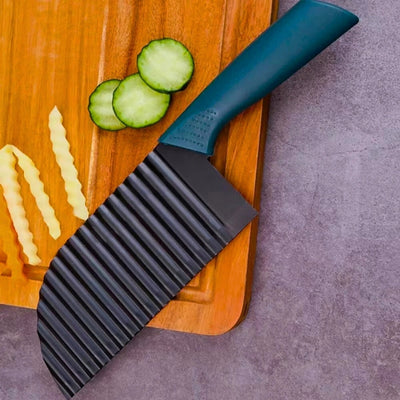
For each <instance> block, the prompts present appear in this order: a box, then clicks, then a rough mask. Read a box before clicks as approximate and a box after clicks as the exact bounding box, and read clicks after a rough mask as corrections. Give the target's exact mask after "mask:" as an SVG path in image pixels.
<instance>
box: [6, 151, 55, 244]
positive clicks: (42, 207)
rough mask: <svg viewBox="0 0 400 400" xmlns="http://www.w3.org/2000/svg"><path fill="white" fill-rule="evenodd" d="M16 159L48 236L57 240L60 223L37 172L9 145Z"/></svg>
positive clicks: (22, 155)
mask: <svg viewBox="0 0 400 400" xmlns="http://www.w3.org/2000/svg"><path fill="white" fill-rule="evenodd" d="M9 146H10V147H11V149H12V151H13V153H14V154H15V156H16V157H17V159H18V165H19V166H20V167H21V169H22V171H23V172H24V177H25V180H26V181H27V182H28V184H29V188H30V190H31V193H32V195H33V197H34V198H35V201H36V204H37V206H38V208H39V211H40V213H41V214H42V217H43V220H44V222H45V224H46V225H47V227H48V228H49V234H50V236H51V237H52V238H53V239H57V238H59V237H60V235H61V228H60V222H59V221H58V219H57V217H56V214H55V211H54V208H53V207H52V206H51V205H50V200H49V196H48V195H47V194H46V192H45V191H44V185H43V182H42V181H41V179H40V177H39V174H40V173H39V170H38V169H37V168H36V166H35V164H34V162H33V161H32V160H31V159H30V158H29V157H28V156H27V155H26V154H25V153H23V152H22V151H21V150H19V149H18V148H17V147H15V146H13V145H9Z"/></svg>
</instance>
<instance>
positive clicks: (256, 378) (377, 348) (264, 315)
mask: <svg viewBox="0 0 400 400" xmlns="http://www.w3.org/2000/svg"><path fill="white" fill-rule="evenodd" d="M334 2H335V3H336V4H338V5H342V6H344V7H347V8H348V9H350V10H352V11H354V12H356V13H357V14H358V15H359V16H360V18H361V23H360V24H359V25H358V26H357V27H356V28H354V29H353V30H352V31H351V32H349V33H348V34H347V35H346V36H345V37H343V38H341V39H340V40H339V41H338V42H336V43H335V44H334V45H332V46H331V47H330V48H329V49H328V50H326V51H325V52H324V53H323V54H321V55H320V56H319V57H318V58H317V59H316V60H314V61H313V62H312V63H310V64H309V65H308V66H307V67H306V68H304V69H303V70H302V71H300V72H299V73H298V74H297V75H296V76H294V77H293V78H291V79H290V80H289V81H288V82H286V83H285V84H284V85H282V86H281V87H280V88H279V89H278V90H276V91H275V93H274V95H273V98H272V106H271V118H270V124H269V132H268V140H267V147H266V157H265V174H264V186H263V191H262V211H261V217H260V232H259V239H258V249H257V261H256V265H255V275H254V285H253V298H252V302H251V306H250V310H249V313H248V317H247V319H246V320H245V321H244V322H243V323H242V324H241V325H240V326H239V327H237V328H236V329H234V330H233V331H231V332H229V333H228V334H225V335H223V336H220V337H202V336H197V335H189V334H182V333H176V332H167V331H160V330H155V329H146V330H145V331H144V332H142V333H141V334H140V335H139V336H138V337H137V339H136V340H134V341H133V342H132V343H131V344H130V345H129V346H127V347H126V348H125V349H124V350H123V351H122V353H121V354H120V355H119V356H118V357H116V358H115V359H114V360H113V361H112V362H111V363H110V365H108V366H107V367H106V368H105V369H104V370H103V371H102V372H100V373H99V375H98V376H97V377H96V378H95V379H94V380H93V382H92V383H90V384H88V385H87V386H86V387H85V388H84V389H83V390H82V391H81V392H80V393H79V394H78V395H77V396H76V399H77V400H114V399H119V400H131V399H135V400H144V399H152V400H169V399H176V400H191V399H201V400H203V399H204V400H225V399H227V400H235V399H246V400H258V399H260V400H262V399H268V400H347V399H348V400H394V399H400V372H399V371H400V67H399V65H400V64H399V61H400V29H399V19H398V17H399V15H400V2H399V1H398V0H334ZM293 4H294V1H293V0H281V13H282V12H283V11H285V10H287V9H288V8H289V7H290V6H291V5H293ZM35 328H36V314H35V312H34V311H29V310H23V309H17V308H12V307H5V306H1V307H0V399H1V400H61V399H63V396H62V395H61V394H60V392H59V391H58V389H57V387H56V385H55V383H54V382H53V380H52V378H51V377H50V375H49V374H48V372H47V370H46V367H45V366H44V365H43V363H42V361H41V356H40V353H39V347H38V340H37V337H36V333H35Z"/></svg>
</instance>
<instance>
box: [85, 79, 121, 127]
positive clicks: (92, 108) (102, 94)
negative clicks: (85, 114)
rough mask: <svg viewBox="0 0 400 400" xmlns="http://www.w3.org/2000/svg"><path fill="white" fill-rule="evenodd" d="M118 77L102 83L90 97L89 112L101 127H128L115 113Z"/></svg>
mask: <svg viewBox="0 0 400 400" xmlns="http://www.w3.org/2000/svg"><path fill="white" fill-rule="evenodd" d="M119 83H120V81H119V80H118V79H110V80H109V81H104V82H103V83H101V84H100V85H99V86H97V88H96V89H95V90H94V92H93V93H92V94H91V95H90V97H89V106H88V110H89V114H90V118H92V121H93V122H94V123H95V124H96V125H97V126H98V127H100V128H102V129H106V130H109V131H118V130H120V129H123V128H125V127H126V125H125V124H123V123H122V122H121V121H120V120H119V119H118V118H117V116H116V115H115V113H114V109H113V106H112V99H113V93H114V90H115V89H116V88H117V87H118V85H119Z"/></svg>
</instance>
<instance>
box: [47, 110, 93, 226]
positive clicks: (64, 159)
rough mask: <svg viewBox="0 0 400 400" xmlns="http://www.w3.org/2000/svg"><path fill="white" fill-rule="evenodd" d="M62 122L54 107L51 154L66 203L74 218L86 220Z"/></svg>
mask: <svg viewBox="0 0 400 400" xmlns="http://www.w3.org/2000/svg"><path fill="white" fill-rule="evenodd" d="M62 121H63V118H62V115H61V113H60V111H59V110H58V108H57V106H55V107H54V108H53V109H52V110H51V112H50V115H49V128H50V140H51V143H52V144H53V152H54V154H55V156H56V160H57V164H58V166H59V167H60V170H61V176H62V178H63V179H64V184H65V191H66V193H67V200H68V203H69V204H70V205H71V206H72V208H73V212H74V215H75V216H76V217H78V218H80V219H83V220H86V219H87V218H88V217H89V211H88V209H87V207H86V204H85V196H84V195H83V193H82V185H81V183H80V182H79V179H78V171H77V170H76V168H75V165H74V158H73V157H72V154H71V153H70V150H69V149H70V145H69V142H68V140H67V138H66V131H65V128H64V126H63V125H62Z"/></svg>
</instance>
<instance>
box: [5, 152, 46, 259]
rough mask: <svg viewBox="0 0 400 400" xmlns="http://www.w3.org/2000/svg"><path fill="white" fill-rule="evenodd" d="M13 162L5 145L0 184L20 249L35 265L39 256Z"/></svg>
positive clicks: (13, 158)
mask: <svg viewBox="0 0 400 400" xmlns="http://www.w3.org/2000/svg"><path fill="white" fill-rule="evenodd" d="M15 162H16V160H15V157H14V155H13V152H12V148H11V147H10V146H5V147H4V148H2V149H1V150H0V185H2V187H3V196H4V198H5V200H6V203H7V207H8V211H9V213H10V216H11V219H12V222H13V225H14V229H15V231H16V233H17V236H18V240H19V242H20V243H21V246H22V250H23V252H24V253H25V255H26V256H27V257H28V262H29V264H31V265H37V264H39V263H40V258H39V257H38V255H37V251H38V249H37V247H36V245H35V243H34V242H33V235H32V232H31V231H30V229H29V222H28V220H27V218H26V213H25V208H24V206H23V200H22V197H21V186H20V185H19V183H18V174H17V171H16V169H15Z"/></svg>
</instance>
